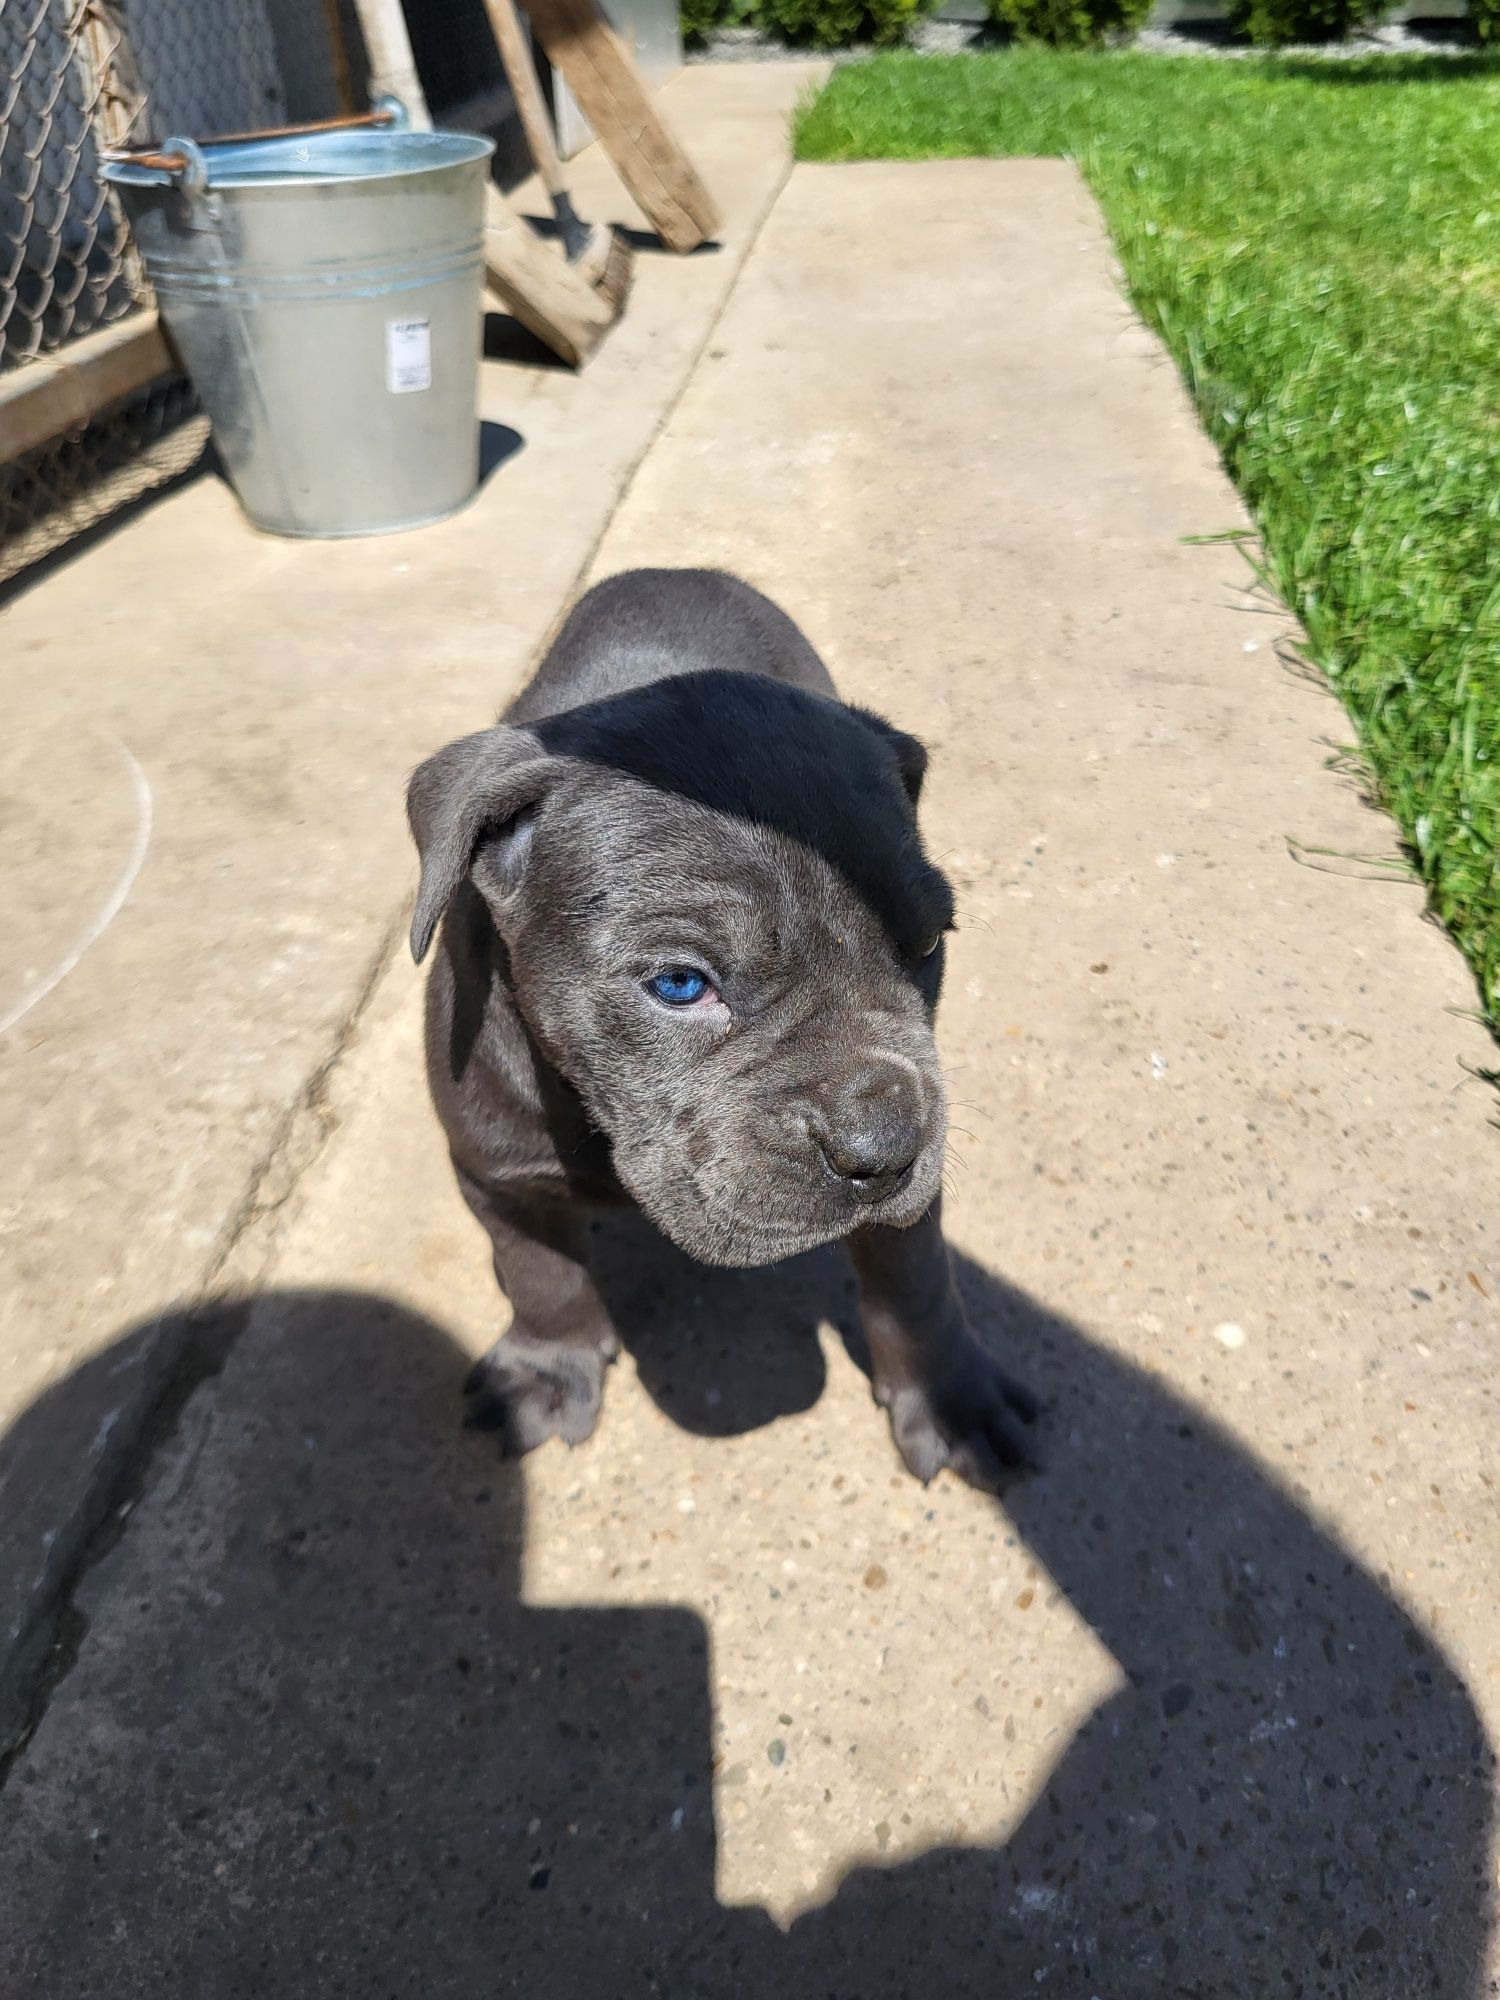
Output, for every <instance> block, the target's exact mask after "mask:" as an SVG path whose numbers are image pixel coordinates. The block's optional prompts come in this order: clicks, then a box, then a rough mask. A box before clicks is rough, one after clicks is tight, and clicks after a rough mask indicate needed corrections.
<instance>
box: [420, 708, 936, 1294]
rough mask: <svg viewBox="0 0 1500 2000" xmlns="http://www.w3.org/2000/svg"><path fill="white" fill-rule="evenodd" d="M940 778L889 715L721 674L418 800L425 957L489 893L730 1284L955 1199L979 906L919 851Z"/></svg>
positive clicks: (632, 1173)
mask: <svg viewBox="0 0 1500 2000" xmlns="http://www.w3.org/2000/svg"><path fill="white" fill-rule="evenodd" d="M925 764H926V757H925V754H924V752H923V750H922V748H921V745H920V744H918V743H916V742H915V741H914V740H913V739H912V738H911V737H909V736H904V735H902V734H901V733H900V732H899V731H897V730H894V729H892V728H890V726H889V725H888V724H886V723H884V722H881V721H880V720H879V719H878V718H876V717H874V716H870V715H866V714H864V713H862V712H861V711H859V710H856V709H850V708H846V707H844V706H842V705H841V704H840V703H838V702H836V701H831V700H827V699H824V698H823V697H821V696H818V695H812V694H807V693H803V692H801V691H800V690H797V689H793V688H788V687H784V686H781V685H779V684H777V683H774V682H770V681H766V680H762V679H759V678H756V677H753V676H747V675H739V674H729V673H705V674H692V675H684V676H681V677H679V678H677V679H672V680H666V681H660V682H656V683H654V684H652V685H651V686H650V687H647V688H643V689H639V690H635V691H633V692H631V693H628V694H624V695H620V696H616V697H613V698H612V699H610V700H607V701H601V702H595V703H591V704H589V705H588V706H587V707H584V708H578V709H574V710H572V711H570V712H569V713H567V714H565V715H560V716H555V717H551V718H549V719H548V720H546V721H544V722H541V723H538V724H536V725H534V726H532V727H529V728H527V729H524V730H522V729H513V728H508V727H506V726H504V725H501V726H499V727H497V728H494V729H487V730H483V731H481V732H480V733H479V734H478V735H477V736H470V737H466V738H464V739H463V740H462V741H461V742H458V743H453V744H450V745H449V746H448V747H447V749H445V750H441V751H439V752H438V754H437V755H436V756H435V757H433V758H430V759H429V760H428V762H427V763H425V764H424V765H422V767H421V768H420V769H419V770H418V771H417V773H416V774H415V776H414V777H413V779H412V783H411V789H410V793H409V799H408V806H409V811H410V816H411V824H412V830H413V833H414V834H415V837H416V842H417V847H418V849H419V851H420V854H421V860H422V880H421V888H420V890H419V892H418V897H417V909H416V916H415V919H414V921H413V925H412V949H413V951H414V953H415V955H416V957H417V958H418V959H419V960H420V959H421V958H422V957H423V956H424V954H425V953H426V951H427V948H428V945H429V944H430V943H431V940H432V935H433V932H434V930H435V928H436V926H437V924H438V921H439V919H440V918H441V916H442V914H443V911H444V909H445V908H446V907H447V904H448V902H449V900H450V898H451V897H452V895H453V894H454V891H455V890H456V889H457V888H458V886H459V884H460V883H461V882H462V881H463V880H464V879H465V878H468V879H470V880H472V882H473V883H474V885H475V887H476V888H477V889H478V891H479V893H480V895H481V896H482V897H483V899H484V902H485V904H486V905H487V907H488V909H489V912H490V914H491V916H492V918H493V920H494V924H495V927H496V929H497V931H498V932H499V933H500V935H501V937H502V938H503V939H504V942H505V945H506V948H507V958H508V962H509V967H510V978H511V985H512V991H513V994H514V998H515V1001H516V1004H517V1006H518V1007H519V1009H520V1011H521V1014H522V1017H523V1018H524V1020H525V1022H526V1025H527V1027H528V1029H529V1030H530V1032H531V1034H532V1036H533V1038H534V1039H535V1041H536V1042H537V1044H538V1045H539V1047H540V1048H541V1050H542V1051H543V1053H544V1054H545V1055H546V1057H547V1059H548V1060H549V1061H550V1062H551V1063H552V1064H553V1066H554V1067H555V1068H556V1069H557V1070H559V1071H560V1072H561V1074H562V1075H563V1076H565V1077H566V1078H567V1079H568V1080H569V1081H570V1082H571V1083H572V1084H573V1086H574V1088H575V1089H576V1090H577V1091H578V1092H579V1094H580V1096H581V1097H582V1099H583V1102H584V1104H585V1105H586V1107H587V1109H588V1111H589V1114H590V1116H591V1117H592V1118H593V1120H594V1121H595V1123H596V1124H597V1125H598V1126H599V1127H600V1128H601V1129H602V1130H603V1131H604V1132H606V1133H607V1134H608V1136H609V1139H610V1142H611V1147H612V1152H613V1158H614V1163H615V1169H616V1171H617V1173H618V1174H619V1176H620V1179H621V1181H622V1182H623V1183H624V1185H625V1186H626V1187H627V1188H628V1189H629V1191H630V1193H631V1194H632V1195H633V1196H634V1197H635V1199H636V1200H637V1201H638V1202H639V1203H640V1205H641V1207H642V1208H643V1209H644V1210H645V1212H646V1213H647V1214H648V1215H649V1216H650V1217H651V1219H652V1220H653V1221H654V1222H655V1223H656V1225H657V1226H658V1228H660V1229H662V1230H663V1231H664V1232H665V1233H666V1234H667V1235H668V1236H670V1237H671V1238H672V1239H673V1241H674V1242H675V1243H677V1244H678V1245H679V1247H680V1248H682V1249H683V1250H685V1251H687V1252H688V1254H689V1255H690V1256H693V1257H697V1258H699V1259H700V1260H701V1261H703V1262H705V1263H712V1264H741V1265H748V1264H765V1263H770V1262H772V1261H773V1260H775V1259H776V1258H779V1257H784V1256H789V1255H791V1254H792V1253H793V1252H795V1251H798V1250H804V1249H809V1248H811V1247H812V1246H813V1245H815V1244H818V1243H824V1242H828V1241H830V1240H831V1239H833V1238H836V1237H840V1236H845V1235H847V1234H848V1233H849V1232H850V1231H851V1230H853V1229H856V1228H858V1227H860V1226H862V1225H864V1224H866V1223H871V1222H881V1223H887V1224H892V1225H896V1226H901V1225H905V1224H908V1223H912V1222H915V1221H916V1220H917V1219H918V1217H919V1216H921V1215H922V1214H923V1213H924V1211H925V1210H926V1209H927V1208H928V1207H929V1206H930V1205H931V1203H932V1202H933V1200H934V1199H935V1197H936V1195H937V1193H938V1189H939V1186H940V1184H941V1176H942V1158H943V1147H944V1142H945V1138H946V1114H945V1110H944V1104H943V1091H942V1081H941V1075H940V1071H939V1068H938V1062H937V1055H936V1051H935V1049H934V1046H933V1039H932V1012H933V1008H934V1005H935V1004H936V1000H937V992H938V986H939V984H940V981H941V977H942V959H943V935H944V932H945V931H946V930H947V929H948V928H949V927H950V925H951V923H952V917H953V899H952V895H951V892H950V891H949V888H948V885H947V883H946V882H945V881H944V879H943V877H942V876H941V875H940V874H939V873H938V872H937V870H936V869H935V868H933V867H932V866H931V865H930V863H929V862H928V861H927V860H926V859H925V857H924V855H923V853H922V848H921V842H920V840H919V837H918V834H917V826H916V801H917V795H918V792H919V790H920V788H921V781H922V774H923V770H924V768H925Z"/></svg>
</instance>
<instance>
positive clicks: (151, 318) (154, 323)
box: [0, 312, 179, 463]
mask: <svg viewBox="0 0 1500 2000" xmlns="http://www.w3.org/2000/svg"><path fill="white" fill-rule="evenodd" d="M178 369H179V364H178V361H177V357H176V356H175V355H174V354H173V352H172V350H171V348H170V347H169V346H168V345H167V337H166V335H165V334H164V333H163V332H162V328H161V321H160V320H159V319H158V317H157V315H156V314H155V313H154V312H141V313H137V314H136V315H135V316H134V318H132V319H123V320H120V321H118V322H117V323H116V324H115V325H114V326H106V327H102V328H101V329H100V330H99V332H97V333H86V334H85V335H84V336H83V338H82V339H81V340H73V341H69V343H68V345H67V346H66V347H64V348H61V349H59V351H58V352H57V353H56V354H46V355H39V356H38V357H37V358H36V360H34V361H28V362H27V363H26V364H25V366H24V367H21V368H15V369H12V370H11V371H10V372H9V373H7V374H5V375H0V463H8V462H9V461H10V460H11V459H13V458H19V457H20V455H21V453H22V452H23V451H33V450H35V448H36V447H37V445H39V444H46V443H47V441H48V440H49V439H50V438H55V437H59V436H61V435H62V434H63V432H65V431H73V430H81V429H82V428H83V426H84V425H85V424H87V423H90V422H92V420H93V419H94V418H95V417H97V416H100V415H102V413H103V412H104V411H105V410H107V409H108V408H109V406H110V405H111V403H118V402H119V401H120V399H121V398H122V397H124V396H129V395H131V394H133V393H134V391H135V390H137V389H144V388H145V387H146V385H147V383H148V382H154V381H155V380H156V378H157V377H158V376H159V375H173V374H176V373H177V372H178Z"/></svg>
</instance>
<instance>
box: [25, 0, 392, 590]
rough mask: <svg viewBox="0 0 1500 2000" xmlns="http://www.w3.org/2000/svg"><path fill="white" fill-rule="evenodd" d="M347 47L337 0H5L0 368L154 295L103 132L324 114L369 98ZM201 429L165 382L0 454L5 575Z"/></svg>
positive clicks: (206, 127)
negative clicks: (113, 178)
mask: <svg viewBox="0 0 1500 2000" xmlns="http://www.w3.org/2000/svg"><path fill="white" fill-rule="evenodd" d="M335 11H336V12H337V14H338V16H339V23H338V26H337V27H336V26H335V24H334V20H333V18H332V16H333V13H334V12H335ZM358 50H359V40H358V34H357V30H355V29H354V28H353V25H352V20H351V8H350V6H349V4H348V0H341V4H340V5H339V6H338V8H337V9H336V10H332V9H330V7H329V5H327V4H325V0H0V379H4V378H5V377H6V376H8V375H9V374H10V373H11V372H12V371H15V370H20V369H24V368H26V367H28V366H30V365H33V364H35V363H36V362H37V361H38V360H39V359H45V358H46V357H48V356H51V355H56V354H58V353H60V352H61V351H62V350H64V349H65V348H66V347H67V345H68V343H69V342H70V341H73V340H76V339H78V338H80V337H81V336H82V335H84V334H87V333H90V332H93V331H94V330H96V329H97V328H99V327H101V326H103V325H105V324H106V323H107V322H109V321H111V320H116V319H119V318H122V317H123V316H125V315H126V314H128V313H131V312H133V311H138V310H140V309H142V308H143V307H147V306H149V304H150V302H151V301H150V290H149V286H148V284H147V282H146V277H145V274H144V272H143V271H142V269H141V268H140V264H139V260H138V259H137V258H136V256H135V253H134V251H133V249H132V247H131V244H130V240H129V237H128V235H127V233H126V229H125V224H124V219H123V217H122V215H121V212H120V208H119V205H118V203H117V201H116V200H115V198H114V196H113V195H112V194H111V193H110V191H109V188H108V186H107V184H106V183H105V181H104V180H103V177H102V174H101V171H100V164H101V155H102V152H103V150H104V148H106V147H107V146H110V145H122V144H132V143H139V142H142V141H146V140H159V139H162V138H164V137H166V136H168V135H170V134H173V133H186V134H189V135H194V136H197V135H206V134H212V133H215V132H225V131H243V130H246V129H252V128H254V127H255V126H258V125H266V124H278V123H281V122H283V121H285V120H288V119H311V118H324V117H330V116H333V115H335V114H336V113H338V112H339V111H341V110H344V109H349V108H352V106H353V105H355V104H356V103H359V102H362V101H363V95H364V87H365V86H364V74H363V70H362V67H361V65H360V61H359V57H358ZM206 434H207V426H206V425H205V423H204V422H203V419H202V418H201V416H200V415H199V414H198V412H197V409H196V406H195V405H194V402H193V399H192V396H191V394H190V393H189V392H188V390H187V389H186V386H185V385H184V384H183V383H181V382H180V381H173V382H164V383H159V384H156V385H153V386H152V387H151V388H150V389H147V390H144V391H142V392H140V393H138V394H136V395H134V396H132V397H130V398H129V399H127V400H126V401H125V402H124V403H123V404H122V405H121V406H119V407H118V408H116V409H114V410H111V411H109V412H107V413H106V414H105V415H103V416H102V417H101V418H99V419H98V420H96V421H95V422H93V423H90V424H88V425H86V426H85V427H83V429H82V430H80V431H77V432H75V433H73V434H72V435H71V436H68V437H65V438H61V439H58V440H56V441H55V442H53V443H50V444H47V445H43V446H41V447H39V448H38V449H36V450H34V451H30V452H27V453H26V454H24V455H23V456H22V457H20V458H18V459H12V460H10V461H9V462H8V463H0V582H4V581H5V580H6V579H7V578H10V577H13V576H14V575H16V574H17V572H18V571H20V570H22V569H24V568H26V567H28V566H29V565H30V564H32V563H34V562H36V561H37V560H38V559H40V558H41V557H43V556H45V555H47V554H49V553H51V552H52V551H53V550H55V549H57V548H59V547H61V546H63V545H64V544H65V543H66V542H68V541H69V540H70V539H71V538H72V537H74V536H75V535H77V534H78V533H79V532H80V531H82V530H83V529H85V528H87V527H89V526H91V525H92V524H93V523H94V522H96V521H98V520H99V519H100V518H102V517H103V516H104V515H106V514H109V513H111V512H113V511H114V510H115V509H116V508H118V507H119V506H121V505H122V504H124V503H126V502H128V501H130V500H131V499H134V498H136V497H138V496H139V495H140V494H141V493H143V492H146V491H148V490H149V489H150V488H152V487H154V486H156V485H158V484H160V483H161V481H163V480H164V479H169V478H171V477H172V476H173V475H174V474H175V473H177V472H180V471H181V470H182V469H183V468H184V467H185V466H187V465H189V464H191V463H192V461H193V460H194V459H195V458H196V457H197V456H198V455H199V453H200V452H201V450H202V447H203V443H204V440H205V437H206ZM3 443H4V440H3V437H0V459H3V458H4V457H5V454H4V451H3Z"/></svg>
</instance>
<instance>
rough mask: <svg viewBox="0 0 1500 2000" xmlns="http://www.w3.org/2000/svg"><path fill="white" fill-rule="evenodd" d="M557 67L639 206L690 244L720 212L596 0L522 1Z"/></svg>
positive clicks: (668, 240) (668, 237)
mask: <svg viewBox="0 0 1500 2000" xmlns="http://www.w3.org/2000/svg"><path fill="white" fill-rule="evenodd" d="M525 4H526V11H527V13H528V15H529V16H530V17H531V25H532V27H533V28H534V29H535V31H536V37H537V40H538V41H539V42H540V43H541V45H542V47H543V48H544V49H545V50H546V52H547V59H548V61H549V62H550V63H552V65H553V67H554V68H556V69H558V70H560V71H561V72H562V74H563V76H564V77H566V79H567V81H568V86H569V88H570V89H571V90H572V92H573V95H574V96H575V97H576V98H577V100H578V105H579V109H580V110H581V111H582V112H583V115H584V117H585V118H587V119H588V121H589V124H590V125H591V126H592V127H593V128H594V136H595V137H596V138H597V139H598V141H599V143H600V145H601V146H602V147H603V148H604V150H605V152H606V153H607V154H608V155H609V157H610V159H611V160H612V161H613V162H614V166H615V170H616V172H617V173H618V174H619V176H620V178H621V180H622V181H624V183H625V185H626V187H627V188H629V190H630V192H631V194H632V195H634V197H635V199H636V201H637V202H638V203H639V204H640V206H641V209H642V212H643V213H644V214H645V215H646V216H648V217H649V218H650V221H651V223H652V224H653V226H654V227H655V228H656V230H657V231H658V233H659V234H660V236H661V239H662V241H663V242H664V243H665V244H666V245H667V247H668V248H669V249H671V250H696V249H697V247H698V245H699V244H700V243H706V242H708V241H709V239H710V238H711V237H713V236H715V235H717V233H718V229H719V217H718V213H717V211H716V210H715V208H714V205H713V202H712V200H711V199H710V198H709V194H708V190H707V189H706V188H705V187H704V185H703V183H702V181H701V180H699V178H698V174H697V171H696V169H695V168H694V166H693V163H692V161H691V160H690V159H689V158H688V156H687V154H686V153H684V152H683V150H682V148H681V146H679V145H678V143H677V141H676V139H675V138H674V137H673V136H672V133H671V132H670V131H669V130H668V128H667V126H666V125H665V124H664V123H663V122H662V119H661V117H660V115H659V114H658V112H657V109H656V107H655V105H654V104H653V103H652V102H651V99H650V97H649V96H648V95H647V93H646V87H645V85H644V84H643V83H642V82H641V79H640V76H639V75H638V73H637V71H636V67H635V64H634V63H633V62H632V61H631V60H630V57H629V55H628V53H627V52H626V49H625V45H624V43H623V42H622V41H621V40H620V38H619V36H618V35H617V34H616V33H615V31H614V29H613V28H611V27H610V25H609V23H608V22H607V21H606V20H605V18H604V16H603V15H602V14H601V13H600V11H599V9H598V7H597V6H596V5H595V4H594V0H525Z"/></svg>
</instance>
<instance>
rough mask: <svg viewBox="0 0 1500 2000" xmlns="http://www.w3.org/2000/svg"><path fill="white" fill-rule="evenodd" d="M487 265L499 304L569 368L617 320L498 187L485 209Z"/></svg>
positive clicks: (579, 362) (575, 365)
mask: <svg viewBox="0 0 1500 2000" xmlns="http://www.w3.org/2000/svg"><path fill="white" fill-rule="evenodd" d="M484 264H485V275H486V276H487V278H488V279H489V284H490V290H491V291H492V292H494V294H495V295H496V297H497V298H498V299H499V300H500V303H501V304H502V305H503V306H505V308H506V309H507V311H509V312H511V313H513V314H514V315H515V317H516V318H517V319H518V320H519V321H520V322H521V324H522V326H524V327H525V328H526V330H527V332H528V333H533V334H535V335H536V337H537V339H538V340H541V341H545V342H546V344H547V346H548V347H550V348H551V349H552V351H553V353H554V354H556V355H558V356H559V357H560V358H561V359H562V360H564V361H566V362H567V363H568V365H569V367H570V368H581V367H582V366H583V364H584V362H585V361H587V360H588V358H589V356H590V355H591V354H592V353H593V351H594V349H595V348H596V347H597V346H598V345H599V342H600V341H601V340H602V339H603V337H604V334H605V331H606V330H607V328H609V327H610V326H612V325H613V324H614V321H615V319H616V317H617V315H616V312H615V310H614V308H613V307H612V306H611V305H610V304H609V302H608V301H607V300H605V299H602V298H601V297H600V296H599V294H598V293H597V292H596V291H595V290H594V288H593V286H592V285H591V284H589V282H588V280H587V279H586V278H585V277H584V276H583V275H582V274H581V273H580V272H579V271H578V269H577V268H576V266H574V265H572V264H570V263H568V262H567V260H566V259H565V258H564V257H563V256H562V255H561V254H560V252H559V251H558V249H557V246H556V245H555V244H551V243H543V242H542V240H541V238H540V237H539V236H537V235H535V234H534V233H533V232H532V231H531V230H530V229H529V228H528V227H527V225H526V224H525V223H524V222H517V221H516V220H515V219H514V218H513V217H512V215H511V213H510V211H509V210H508V209H507V208H506V206H505V203H504V202H503V201H502V200H501V199H500V194H499V191H498V189H496V188H491V189H490V190H489V199H488V203H487V207H486V215H485V231H484Z"/></svg>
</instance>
